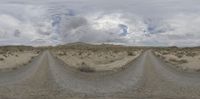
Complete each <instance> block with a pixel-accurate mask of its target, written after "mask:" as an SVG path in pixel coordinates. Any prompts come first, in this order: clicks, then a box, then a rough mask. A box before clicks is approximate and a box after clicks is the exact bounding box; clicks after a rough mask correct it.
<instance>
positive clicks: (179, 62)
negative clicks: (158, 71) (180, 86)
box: [169, 58, 188, 64]
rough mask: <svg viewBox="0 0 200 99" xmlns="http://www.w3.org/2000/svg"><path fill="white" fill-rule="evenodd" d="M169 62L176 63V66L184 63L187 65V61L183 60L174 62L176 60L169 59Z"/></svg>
mask: <svg viewBox="0 0 200 99" xmlns="http://www.w3.org/2000/svg"><path fill="white" fill-rule="evenodd" d="M169 61H171V62H173V63H176V64H184V63H187V62H188V61H187V60H185V59H181V60H176V59H173V58H171V59H169Z"/></svg>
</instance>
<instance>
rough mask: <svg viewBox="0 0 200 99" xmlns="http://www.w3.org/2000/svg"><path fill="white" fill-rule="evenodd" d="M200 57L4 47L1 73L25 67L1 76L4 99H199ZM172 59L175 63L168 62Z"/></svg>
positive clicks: (134, 50) (154, 51) (107, 48)
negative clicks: (199, 59) (199, 65)
mask: <svg viewBox="0 0 200 99" xmlns="http://www.w3.org/2000/svg"><path fill="white" fill-rule="evenodd" d="M166 53H167V54H166ZM180 53H181V54H180ZM198 53H199V49H198V48H186V49H180V48H152V47H130V46H129V47H127V46H121V45H108V44H101V45H91V44H85V43H73V44H67V45H60V46H56V47H43V48H34V47H25V46H24V47H19V46H12V47H2V48H1V57H2V56H3V59H2V60H1V61H0V63H1V64H4V65H2V66H1V68H2V69H4V68H13V67H16V66H19V65H24V66H20V67H18V68H17V69H10V70H9V71H0V99H199V98H200V75H199V72H197V70H198V68H197V67H198V65H197V66H194V67H195V68H194V67H193V65H190V64H194V63H196V62H199V61H196V60H195V59H198V58H197V57H199V54H198ZM5 55H6V56H7V57H4V56H5ZM16 55H17V57H16ZM179 55H182V56H179ZM32 57H34V58H32ZM163 57H165V58H163ZM171 57H173V58H175V59H176V61H175V63H174V61H173V62H171V61H167V60H165V59H168V58H171ZM191 58H192V59H191ZM193 58H194V59H193ZM14 59H16V60H19V61H18V64H19V65H18V64H17V63H16V62H15V61H14ZM182 59H185V60H184V61H187V62H182V61H181V62H179V60H182ZM169 60H170V59H169ZM190 61H191V62H190ZM193 62H194V63H193ZM5 64H8V65H5ZM169 64H170V65H169ZM196 64H197V63H196ZM173 66H174V68H171V67H173ZM177 66H180V67H179V68H182V67H183V66H186V67H187V68H188V70H189V69H192V70H191V71H190V72H188V71H187V70H184V71H183V70H182V71H179V70H178V69H177ZM193 69H195V70H193ZM113 71H114V72H113Z"/></svg>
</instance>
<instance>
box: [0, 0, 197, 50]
mask: <svg viewBox="0 0 200 99" xmlns="http://www.w3.org/2000/svg"><path fill="white" fill-rule="evenodd" d="M1 2H2V3H1V7H0V41H1V43H0V45H4V44H28V45H51V44H53V45H55V44H63V43H69V42H79V41H82V42H92V43H117V44H119V43H120V44H125V45H153V46H166V45H168V46H172V45H177V46H198V45H200V40H199V38H200V33H199V32H200V28H199V27H198V26H199V25H200V17H199V16H200V13H198V12H197V11H199V10H200V7H199V6H198V5H199V4H200V2H199V1H197V0H196V1H194V0H191V1H188V0H166V1H163V0H153V1H152V0H151V1H144V0H124V1H116V0H109V1H108V0H106V1H105V0H101V1H97V0H76V1H72V0H59V1H53V0H44V1H41V0H40V1H39V0H36V1H27V0H20V1H16V0H3V1H1ZM177 4H178V5H177ZM111 5H112V6H111Z"/></svg>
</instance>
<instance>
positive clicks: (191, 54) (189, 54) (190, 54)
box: [186, 52, 196, 57]
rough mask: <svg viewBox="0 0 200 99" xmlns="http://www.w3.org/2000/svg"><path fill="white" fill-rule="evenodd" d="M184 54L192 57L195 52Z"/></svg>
mask: <svg viewBox="0 0 200 99" xmlns="http://www.w3.org/2000/svg"><path fill="white" fill-rule="evenodd" d="M186 56H189V57H194V56H196V53H190V52H188V53H187V54H186Z"/></svg>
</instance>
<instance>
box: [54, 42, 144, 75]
mask: <svg viewBox="0 0 200 99" xmlns="http://www.w3.org/2000/svg"><path fill="white" fill-rule="evenodd" d="M78 45H79V46H77V44H75V45H70V46H67V47H59V48H56V49H54V50H53V51H52V52H53V55H54V56H56V57H57V58H59V59H61V60H62V61H64V62H65V63H66V64H67V65H68V66H71V67H75V68H76V69H79V70H81V71H84V70H86V69H87V70H89V71H109V70H110V71H113V70H118V69H120V68H123V67H124V66H125V65H126V64H128V63H130V62H131V61H134V60H135V59H136V58H137V57H138V56H139V55H140V54H141V53H142V51H143V50H142V49H139V48H129V47H124V46H109V45H96V46H91V45H87V44H80V43H79V44H78ZM80 46H82V47H80Z"/></svg>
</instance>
